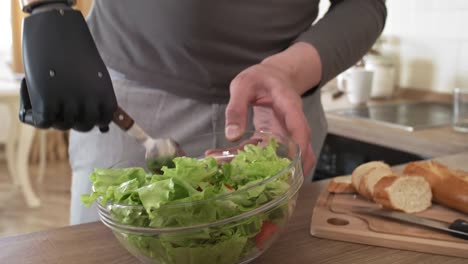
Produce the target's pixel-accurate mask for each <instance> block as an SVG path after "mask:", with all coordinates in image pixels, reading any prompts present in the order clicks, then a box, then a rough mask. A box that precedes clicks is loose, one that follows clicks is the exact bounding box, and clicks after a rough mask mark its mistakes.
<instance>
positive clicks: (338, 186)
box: [327, 176, 356, 193]
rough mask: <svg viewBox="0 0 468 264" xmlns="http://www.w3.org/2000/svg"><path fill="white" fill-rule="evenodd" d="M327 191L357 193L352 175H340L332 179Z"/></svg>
mask: <svg viewBox="0 0 468 264" xmlns="http://www.w3.org/2000/svg"><path fill="white" fill-rule="evenodd" d="M327 191H329V192H331V193H355V192H356V189H354V186H353V183H352V181H351V176H340V177H335V178H333V179H331V181H330V183H329V184H328V186H327Z"/></svg>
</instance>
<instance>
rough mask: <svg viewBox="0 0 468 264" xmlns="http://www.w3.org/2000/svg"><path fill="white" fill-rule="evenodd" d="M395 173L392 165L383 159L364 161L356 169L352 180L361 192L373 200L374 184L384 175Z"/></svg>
mask: <svg viewBox="0 0 468 264" xmlns="http://www.w3.org/2000/svg"><path fill="white" fill-rule="evenodd" d="M390 174H393V172H392V169H391V168H390V166H389V165H388V164H386V163H384V162H382V161H371V162H367V163H364V164H362V165H360V166H358V167H357V168H356V169H354V171H353V174H352V182H353V185H354V188H355V189H356V190H357V192H358V193H359V194H361V195H362V196H364V197H366V198H367V199H370V200H372V197H373V193H374V185H375V184H376V183H377V182H378V181H379V180H380V179H381V178H382V177H384V176H387V175H390Z"/></svg>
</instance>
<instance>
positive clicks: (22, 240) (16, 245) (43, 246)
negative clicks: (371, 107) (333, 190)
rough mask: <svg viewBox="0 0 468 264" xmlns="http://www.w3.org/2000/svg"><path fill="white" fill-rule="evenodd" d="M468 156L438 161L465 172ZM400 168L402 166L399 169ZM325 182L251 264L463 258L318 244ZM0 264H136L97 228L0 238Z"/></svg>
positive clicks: (308, 191)
mask: <svg viewBox="0 0 468 264" xmlns="http://www.w3.org/2000/svg"><path fill="white" fill-rule="evenodd" d="M467 159H468V152H465V153H462V154H458V155H452V156H446V157H442V158H440V159H438V160H440V161H442V162H444V163H445V164H447V165H449V166H451V167H453V168H456V169H463V170H468V164H467V163H466V162H464V161H466V160H467ZM400 169H401V167H400ZM327 183H328V181H318V182H315V183H308V184H304V186H303V187H302V189H301V190H300V194H299V199H298V203H297V208H296V211H295V213H294V216H293V218H292V220H291V222H290V223H289V224H288V227H287V231H286V232H285V233H284V234H283V235H282V236H281V237H280V238H279V240H278V241H277V242H276V243H275V244H274V245H273V246H272V248H270V249H269V250H268V251H267V252H266V253H265V254H264V255H263V256H261V257H260V258H259V259H258V260H257V261H255V262H254V263H269V264H275V263H278V264H279V263H297V264H301V263H361V264H365V263H373V264H386V263H388V264H390V263H392V264H393V263H399V264H412V263H445V264H458V263H460V264H462V263H467V261H468V260H467V259H462V258H455V257H446V256H440V255H431V254H424V253H417V252H410V251H402V250H394V249H387V248H381V247H374V246H368V245H361V244H354V243H347V242H339V241H333V240H328V239H319V238H316V237H312V236H311V235H310V234H309V226H310V219H311V215H312V208H313V205H314V204H315V201H316V199H317V197H318V195H319V194H320V193H321V191H323V189H324V187H325V186H326V184H327ZM0 248H1V250H0V263H19V264H23V263H41V264H42V263H57V264H62V263H68V264H73V263H77V264H78V263H79V264H81V263H87V264H88V263H90V264H92V263H99V264H100V263H106V264H112V263H115V264H126V263H137V261H136V260H135V258H133V257H132V256H131V255H129V253H127V251H126V250H125V249H123V248H122V247H121V246H120V245H119V244H118V242H117V240H116V239H115V238H114V236H113V235H112V233H111V231H110V230H109V229H108V228H107V227H105V226H104V225H103V224H101V223H91V224H83V225H76V226H70V227H64V228H58V229H54V230H49V231H43V232H37V233H31V234H26V235H20V236H15V237H6V238H1V239H0Z"/></svg>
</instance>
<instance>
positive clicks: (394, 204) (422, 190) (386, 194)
mask: <svg viewBox="0 0 468 264" xmlns="http://www.w3.org/2000/svg"><path fill="white" fill-rule="evenodd" d="M431 200H432V193H431V186H430V185H429V183H428V182H427V181H426V180H425V179H424V177H422V176H398V175H395V174H393V175H387V176H384V177H382V178H380V179H379V181H378V182H377V184H375V186H374V201H375V202H376V203H378V204H381V205H382V206H383V207H385V208H388V209H393V210H398V211H402V212H405V213H417V212H421V211H424V210H426V209H427V208H429V207H430V206H431Z"/></svg>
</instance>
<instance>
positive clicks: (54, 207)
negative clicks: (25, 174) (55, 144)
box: [0, 160, 71, 237]
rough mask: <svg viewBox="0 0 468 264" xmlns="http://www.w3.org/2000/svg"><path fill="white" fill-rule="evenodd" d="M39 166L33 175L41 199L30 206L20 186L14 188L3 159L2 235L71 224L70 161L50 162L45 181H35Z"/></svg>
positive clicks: (0, 185) (0, 187)
mask: <svg viewBox="0 0 468 264" xmlns="http://www.w3.org/2000/svg"><path fill="white" fill-rule="evenodd" d="M35 172H36V168H35V167H31V169H30V174H31V175H30V176H31V179H32V182H33V183H34V190H36V192H37V194H38V196H39V197H40V199H41V202H42V205H41V207H39V208H35V209H29V208H28V207H27V206H26V204H25V202H24V199H23V197H22V195H21V192H20V191H19V190H13V189H12V185H11V180H10V178H9V175H8V171H7V169H6V163H5V161H4V160H0V237H2V236H11V235H16V234H22V233H29V232H34V231H40V230H45V229H51V228H56V227H61V226H65V225H68V222H69V205H70V181H71V172H70V168H69V165H68V163H67V162H60V163H49V164H47V172H46V175H45V177H44V182H43V183H42V184H36V181H35V179H36V173H35Z"/></svg>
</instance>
